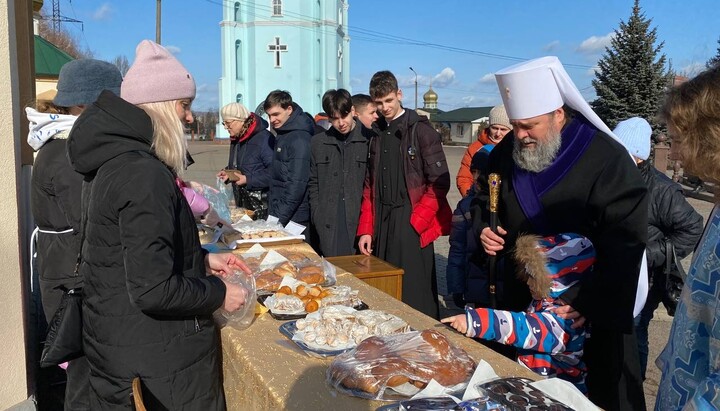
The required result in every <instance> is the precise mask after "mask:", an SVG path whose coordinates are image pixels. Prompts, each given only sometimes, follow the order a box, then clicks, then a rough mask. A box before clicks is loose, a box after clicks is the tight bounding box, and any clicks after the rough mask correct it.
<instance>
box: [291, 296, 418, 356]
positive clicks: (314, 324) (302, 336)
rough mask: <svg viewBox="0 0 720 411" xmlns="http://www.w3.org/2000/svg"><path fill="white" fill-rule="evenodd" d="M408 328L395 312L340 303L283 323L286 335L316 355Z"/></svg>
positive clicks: (312, 354) (324, 354)
mask: <svg viewBox="0 0 720 411" xmlns="http://www.w3.org/2000/svg"><path fill="white" fill-rule="evenodd" d="M409 330H410V327H409V326H408V324H407V323H406V322H405V321H404V320H402V319H401V318H399V317H397V316H395V315H392V314H388V313H385V312H383V311H378V310H364V311H358V310H355V309H353V308H351V307H345V306H337V305H332V306H328V307H323V308H321V309H320V310H318V311H316V312H313V313H310V314H308V315H307V317H305V318H302V319H298V320H295V321H290V322H287V323H284V324H282V325H281V326H280V332H281V333H282V334H283V335H285V336H286V337H288V338H289V339H291V340H292V341H294V342H295V344H297V345H298V347H300V348H301V349H302V350H303V351H305V353H307V354H308V355H310V356H316V357H329V356H334V355H338V354H339V353H342V352H345V351H347V350H349V349H352V348H354V347H356V346H357V344H358V343H360V342H361V341H363V340H365V339H367V338H369V337H372V336H376V335H391V334H397V333H403V332H406V331H409Z"/></svg>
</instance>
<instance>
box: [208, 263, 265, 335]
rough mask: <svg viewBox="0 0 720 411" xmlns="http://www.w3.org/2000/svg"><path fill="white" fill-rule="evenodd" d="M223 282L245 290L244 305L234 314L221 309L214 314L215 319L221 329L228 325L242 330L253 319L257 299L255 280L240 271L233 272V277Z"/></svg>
mask: <svg viewBox="0 0 720 411" xmlns="http://www.w3.org/2000/svg"><path fill="white" fill-rule="evenodd" d="M225 281H227V282H229V283H232V284H237V285H240V286H242V287H243V288H245V289H246V290H247V295H246V297H245V304H243V306H242V307H241V308H240V309H239V310H237V311H234V312H227V311H225V310H224V309H223V308H222V307H221V308H220V309H218V310H217V311H216V312H215V319H216V321H217V322H218V324H219V325H220V326H221V327H224V326H226V325H229V326H230V327H233V328H235V329H238V330H244V329H246V328H248V327H249V326H250V324H252V322H253V319H254V318H255V304H256V301H255V300H256V298H257V294H256V291H255V278H254V277H253V276H252V275H250V274H245V273H244V272H242V271H235V272H234V273H233V275H231V276H228V277H225Z"/></svg>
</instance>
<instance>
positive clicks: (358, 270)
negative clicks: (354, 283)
mask: <svg viewBox="0 0 720 411" xmlns="http://www.w3.org/2000/svg"><path fill="white" fill-rule="evenodd" d="M327 260H328V262H329V263H331V264H333V265H335V266H337V267H340V268H342V269H343V270H345V271H347V272H349V273H351V274H353V275H355V277H357V278H359V279H361V280H363V281H365V282H366V283H368V284H370V285H371V286H373V287H375V288H377V289H378V290H381V291H384V292H386V293H388V294H389V295H391V296H393V297H395V298H396V299H398V300H402V282H403V274H404V273H405V272H404V271H403V269H402V268H398V267H395V266H394V265H392V264H390V263H388V262H386V261H383V260H381V259H379V258H377V257H375V256H372V255H369V256H368V255H345V256H340V257H328V258H327Z"/></svg>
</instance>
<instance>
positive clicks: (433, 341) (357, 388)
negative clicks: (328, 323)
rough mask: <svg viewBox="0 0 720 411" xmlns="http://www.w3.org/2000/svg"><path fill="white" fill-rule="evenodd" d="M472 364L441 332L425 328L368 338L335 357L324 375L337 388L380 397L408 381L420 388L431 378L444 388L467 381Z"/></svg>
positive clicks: (471, 370) (464, 353) (472, 367)
mask: <svg viewBox="0 0 720 411" xmlns="http://www.w3.org/2000/svg"><path fill="white" fill-rule="evenodd" d="M475 366H476V364H475V361H474V360H473V359H472V358H470V357H469V356H468V355H467V353H466V352H465V351H463V350H462V349H461V348H459V347H456V346H454V345H452V344H451V343H450V341H448V339H447V337H445V336H444V335H443V334H441V333H439V332H437V331H434V330H425V331H422V332H410V333H404V334H396V335H390V336H385V337H370V338H368V339H366V340H364V341H363V342H361V343H360V344H359V345H358V346H357V348H355V349H354V350H352V351H349V352H347V353H345V354H341V355H339V356H338V357H336V359H335V360H334V361H333V362H332V364H330V368H329V369H328V378H329V379H330V382H331V384H332V385H334V386H335V387H337V388H339V389H341V390H342V389H345V390H350V392H351V393H354V394H358V395H360V396H364V397H367V398H382V394H383V393H384V391H385V389H386V388H388V387H389V388H392V387H398V386H400V385H403V384H412V386H415V387H416V388H417V389H422V388H425V386H427V384H428V382H430V380H431V379H434V380H435V381H437V382H438V383H440V384H441V385H443V386H445V387H452V386H455V385H457V384H460V383H463V382H466V381H468V380H469V379H470V377H471V376H472V373H473V371H474V370H475ZM363 393H364V394H363Z"/></svg>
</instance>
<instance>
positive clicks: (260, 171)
mask: <svg viewBox="0 0 720 411" xmlns="http://www.w3.org/2000/svg"><path fill="white" fill-rule="evenodd" d="M256 118H257V120H259V121H258V124H257V126H255V130H254V131H253V133H252V134H251V135H250V137H248V138H247V139H246V140H244V141H240V142H233V143H231V144H230V158H229V159H228V168H229V169H234V170H240V171H242V173H243V174H244V175H245V177H247V183H246V187H247V189H248V190H263V191H267V190H268V189H269V188H270V177H271V172H272V168H271V165H272V161H273V149H274V147H275V136H273V135H272V133H271V132H269V131H268V130H267V128H268V122H267V121H265V120H263V119H262V118H260V117H256Z"/></svg>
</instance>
